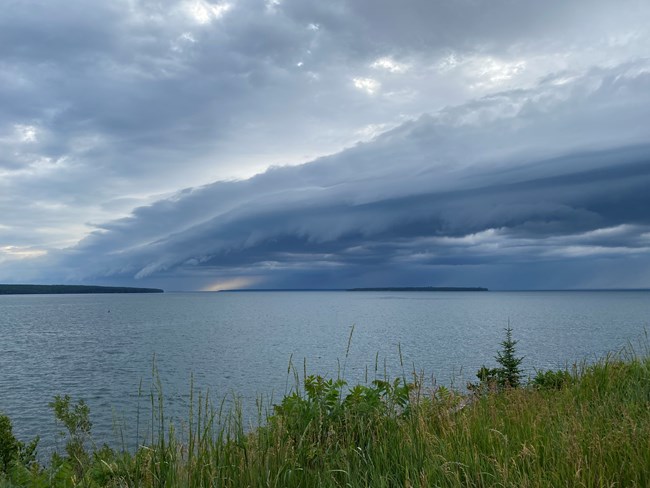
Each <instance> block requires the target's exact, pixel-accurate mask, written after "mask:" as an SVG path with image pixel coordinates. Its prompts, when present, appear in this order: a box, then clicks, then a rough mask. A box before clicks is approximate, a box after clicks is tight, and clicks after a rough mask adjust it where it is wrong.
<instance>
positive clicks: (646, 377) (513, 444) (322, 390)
mask: <svg viewBox="0 0 650 488" xmlns="http://www.w3.org/2000/svg"><path fill="white" fill-rule="evenodd" d="M300 383H302V384H297V385H296V390H297V391H299V392H300V393H294V394H290V395H287V396H286V397H285V398H284V399H283V400H282V402H281V403H280V404H279V405H277V406H276V407H275V408H274V410H273V411H272V412H270V413H269V415H263V412H262V407H261V406H260V416H262V417H265V422H263V425H262V426H261V427H259V428H257V429H254V430H252V431H250V430H247V429H246V428H245V423H244V420H243V418H242V413H241V412H242V410H241V408H240V407H238V406H235V408H234V409H230V410H228V411H225V409H224V408H223V404H221V405H216V406H215V405H212V404H211V402H210V400H209V399H208V398H206V397H204V396H202V395H200V394H198V393H193V397H192V402H191V407H190V410H189V412H188V418H187V422H186V424H185V426H184V427H183V428H182V429H180V430H177V429H178V427H177V426H174V425H168V424H167V421H166V419H165V417H164V411H163V408H162V394H161V393H160V390H158V391H154V392H153V393H152V395H151V398H150V400H151V416H152V417H151V420H152V425H153V426H154V427H153V428H152V430H151V432H150V433H149V435H148V437H149V439H148V441H147V442H146V443H144V445H142V446H141V447H140V448H139V449H138V450H137V451H136V452H127V451H126V450H122V451H114V450H111V449H109V448H107V447H103V448H97V447H93V448H92V449H90V448H87V447H86V448H84V447H83V446H84V445H85V444H84V441H85V440H86V436H87V433H88V431H89V428H90V427H89V424H87V423H86V422H85V421H87V420H88V418H87V413H88V412H87V409H86V408H85V407H84V406H83V404H82V405H81V407H78V406H79V403H77V405H74V404H72V403H71V402H70V399H69V398H68V399H67V400H66V397H57V399H55V401H54V402H53V404H52V405H53V409H54V410H55V412H56V411H57V408H58V414H57V417H60V418H63V419H64V420H65V422H66V426H67V427H71V428H69V429H68V447H69V448H68V449H67V451H68V452H66V453H64V454H62V455H55V456H54V457H53V459H52V461H51V462H50V463H49V464H48V465H47V466H45V467H43V466H40V465H38V464H37V463H36V462H35V461H34V458H33V457H32V458H31V459H29V458H25V459H22V460H20V459H19V456H15V459H16V460H15V461H14V462H13V463H10V465H9V466H8V467H7V468H6V469H5V470H4V471H5V472H4V474H0V487H2V488H8V487H16V486H34V487H39V486H43V487H46V486H48V487H49V486H55V487H59V486H61V487H64V486H65V487H68V486H70V487H72V486H86V487H95V486H97V487H104V486H105V487H163V486H165V487H173V486H182V487H263V486H268V487H314V486H322V487H357V486H359V487H361V486H373V487H374V486H376V487H409V486H414V487H415V486H423V487H424V486H426V487H429V486H440V487H447V486H449V487H458V486H463V487H465V486H467V487H473V486H476V487H483V486H486V487H487V486H500V487H562V486H567V487H574V486H575V487H614V486H620V487H635V486H637V487H647V486H650V440H649V439H650V356H649V355H648V353H647V351H646V352H645V353H643V354H637V353H634V352H632V351H631V349H630V348H628V349H627V350H626V351H624V352H622V353H619V354H616V355H610V356H608V357H606V358H604V359H602V360H601V361H599V362H597V363H596V364H592V365H586V364H585V365H582V366H579V367H574V368H573V369H572V370H571V371H565V372H551V373H548V372H540V374H538V375H537V376H536V378H535V379H534V380H533V381H531V382H529V384H528V385H525V386H523V387H521V388H509V387H507V386H506V387H488V388H476V389H474V392H473V393H470V395H471V397H468V396H467V394H462V393H460V392H457V391H452V390H448V389H445V388H439V389H436V390H435V391H427V390H426V389H425V388H424V387H423V386H422V385H421V384H420V382H419V381H417V378H416V381H414V382H413V383H412V384H409V385H407V384H406V383H405V382H404V380H403V379H401V378H400V379H396V380H394V381H391V382H388V381H377V382H374V383H371V384H368V385H355V386H352V387H350V386H348V385H346V384H345V382H344V381H343V380H341V379H324V378H320V377H315V376H311V377H307V378H303V379H302V381H301V382H300ZM488 386H490V385H488ZM492 386H494V385H492ZM470 400H471V401H470ZM463 405H464V406H463ZM461 407H462V408H461ZM5 418H6V417H5ZM86 427H88V429H86ZM5 431H6V428H5ZM1 439H2V432H1V431H0V446H2V443H1ZM9 444H11V443H8V444H7V445H9ZM80 446H81V447H80ZM0 449H1V447H0ZM16 449H17V448H16ZM0 468H1V466H0Z"/></svg>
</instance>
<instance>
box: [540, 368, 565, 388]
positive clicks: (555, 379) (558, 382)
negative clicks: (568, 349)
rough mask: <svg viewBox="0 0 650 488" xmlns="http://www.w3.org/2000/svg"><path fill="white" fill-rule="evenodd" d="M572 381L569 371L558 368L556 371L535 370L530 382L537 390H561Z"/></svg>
mask: <svg viewBox="0 0 650 488" xmlns="http://www.w3.org/2000/svg"><path fill="white" fill-rule="evenodd" d="M572 381H573V377H572V376H571V373H569V372H568V371H567V370H566V369H559V370H557V371H552V370H549V371H537V374H535V377H534V378H533V381H532V382H531V384H532V386H533V387H534V388H536V389H538V390H561V389H562V388H564V387H565V386H568V385H570V384H571V382H572Z"/></svg>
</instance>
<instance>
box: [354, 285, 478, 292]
mask: <svg viewBox="0 0 650 488" xmlns="http://www.w3.org/2000/svg"><path fill="white" fill-rule="evenodd" d="M345 291H488V289H487V288H481V287H458V286H393V287H388V288H350V289H349V290H345Z"/></svg>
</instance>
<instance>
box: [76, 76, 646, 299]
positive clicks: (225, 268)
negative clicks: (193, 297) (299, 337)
mask: <svg viewBox="0 0 650 488" xmlns="http://www.w3.org/2000/svg"><path fill="white" fill-rule="evenodd" d="M646 66H647V65H646V64H644V63H642V64H635V65H624V66H619V67H616V68H613V69H610V70H605V71H602V70H599V71H597V72H593V73H590V74H588V75H585V76H584V77H583V78H581V79H579V80H575V81H573V82H572V83H571V84H569V85H567V84H562V85H559V86H557V85H547V84H546V83H542V84H541V85H540V86H539V87H537V88H536V89H534V90H528V91H515V92H506V93H502V94H500V95H499V96H497V97H488V98H486V99H484V100H481V101H477V102H472V103H470V104H468V105H466V106H460V107H456V108H453V109H447V110H445V111H443V112H441V113H440V114H438V115H436V116H425V117H422V118H421V119H420V120H418V121H414V122H410V123H407V124H405V125H403V126H401V127H398V128H396V129H394V130H392V131H390V132H388V133H386V134H384V135H382V136H380V137H378V138H377V139H375V140H374V141H372V142H369V143H366V144H360V145H358V146H356V147H354V148H351V149H349V150H346V151H344V152H342V153H340V154H337V155H333V156H330V157H327V158H322V159H320V160H317V161H314V162H312V163H309V164H305V165H302V166H298V167H284V168H273V169H270V170H268V171H267V172H265V173H263V174H261V175H258V176H255V177H253V178H250V179H247V180H243V181H233V182H217V183H214V184H211V185H207V186H204V187H200V188H194V189H188V190H185V191H183V192H180V193H178V194H176V195H175V196H174V197H173V198H167V199H163V200H160V201H158V202H156V203H154V204H152V205H150V206H146V207H141V208H138V209H136V210H135V211H134V212H133V214H132V215H131V216H129V217H127V218H123V219H119V220H115V221H111V222H108V223H106V224H103V225H102V226H101V228H100V230H98V231H96V232H94V233H93V234H91V235H90V236H88V237H87V238H86V239H84V240H83V241H81V242H80V243H79V245H77V246H76V247H75V248H73V249H70V250H69V251H68V252H66V254H65V255H64V257H63V263H64V264H65V267H66V268H69V269H70V270H71V272H72V276H75V277H76V278H77V279H80V278H85V279H89V278H90V279H97V278H100V277H104V276H118V277H123V278H140V279H155V277H156V276H164V275H165V274H169V273H178V274H181V275H182V274H194V275H195V276H196V277H197V280H198V281H199V282H200V281H201V279H203V280H204V282H206V283H208V282H209V279H210V278H217V277H220V278H227V277H241V276H249V277H255V278H256V279H262V280H267V281H266V282H267V283H273V284H278V283H279V284H291V283H293V286H299V285H303V284H304V282H307V281H309V280H313V279H314V277H315V276H320V277H321V278H320V279H321V280H323V281H321V282H324V283H339V286H340V285H341V284H343V286H346V283H350V284H351V285H356V284H369V282H372V281H374V280H383V281H386V280H389V279H391V280H392V279H397V278H395V277H400V276H401V278H400V279H401V280H403V281H406V280H410V281H418V282H420V281H423V280H425V279H427V276H428V281H430V280H431V279H432V278H431V272H432V271H431V270H433V269H435V270H437V271H436V272H437V273H440V270H441V269H443V270H444V269H447V268H448V267H457V268H462V267H472V268H475V269H479V268H482V267H486V266H487V267H490V266H494V265H495V264H497V263H500V264H501V265H503V266H506V267H507V266H512V265H515V264H518V265H519V266H521V269H522V270H524V269H527V268H529V267H531V266H532V267H533V268H534V266H540V265H543V263H549V264H548V266H551V267H553V266H556V264H555V263H557V262H559V261H563V260H564V261H565V262H567V263H569V262H572V263H574V264H573V265H574V266H581V265H580V264H579V262H580V261H581V260H584V259H590V260H592V261H593V260H594V259H609V260H611V259H614V258H616V259H620V258H628V257H630V256H632V257H634V258H638V259H639V260H640V263H641V264H642V265H643V266H646V268H647V266H648V259H647V257H648V251H649V250H650V213H648V212H647V209H648V208H650V193H649V192H648V191H647V190H648V188H650V146H649V145H647V144H646V142H647V141H648V136H649V135H650V134H649V133H648V132H647V131H648V129H647V128H648V127H650V120H649V118H648V117H649V116H648V113H650V111H648V110H647V108H648V107H649V106H650V100H649V95H648V93H650V73H649V72H648V70H647V69H646ZM512 106H517V107H518V108H517V111H516V112H515V113H511V112H510V111H509V110H510V109H509V108H508V107H512ZM486 114H487V115H486ZM594 114H598V115H599V116H598V117H594ZM617 142H618V144H616V143H617ZM621 142H626V143H627V144H625V145H621ZM594 148H597V149H594ZM575 263H578V264H575ZM425 270H429V272H428V273H429V274H428V275H427V273H425ZM380 271H381V272H380ZM535 272H536V271H535V269H531V270H529V271H528V277H527V278H521V277H520V278H519V280H518V281H517V282H516V284H517V286H532V282H531V281H530V278H531V277H532V276H534V274H535ZM511 274H512V273H510V274H509V275H508V276H509V277H511ZM583 275H584V273H583ZM437 276H439V277H440V276H442V277H444V276H451V275H450V274H447V275H445V274H444V273H443V274H442V275H440V274H438V275H437ZM467 276H477V277H481V276H482V275H481V274H480V273H479V274H476V273H474V275H472V274H471V273H470V274H469V275H467ZM486 276H487V275H486ZM390 277H393V278H390ZM564 278H565V279H568V277H567V276H566V273H564ZM438 279H441V278H438ZM447 279H449V278H447ZM483 279H488V278H486V277H484V278H483ZM554 279H555V278H554ZM328 280H329V281H328ZM547 283H548V281H547ZM581 283H582V282H581Z"/></svg>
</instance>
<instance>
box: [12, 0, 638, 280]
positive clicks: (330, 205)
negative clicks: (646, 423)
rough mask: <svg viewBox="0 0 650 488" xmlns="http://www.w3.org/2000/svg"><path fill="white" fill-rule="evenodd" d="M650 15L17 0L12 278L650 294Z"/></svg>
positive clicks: (575, 8) (506, 4) (409, 0)
mask: <svg viewBox="0 0 650 488" xmlns="http://www.w3.org/2000/svg"><path fill="white" fill-rule="evenodd" d="M649 26H650V2H648V1H647V0H619V1H616V2H613V1H609V0H608V1H602V0H573V1H572V0H548V1H546V2H539V1H532V0H531V1H524V0H520V1H515V0H444V1H443V0H406V1H402V2H395V1H386V0H349V1H344V0H327V1H323V0H313V1H312V0H266V1H264V0H232V1H229V2H210V1H205V0H188V1H171V0H170V1H165V0H160V1H154V0H112V1H94V2H91V1H88V0H65V1H62V0H42V1H36V0H4V2H3V4H2V8H1V9H0V282H8V283H26V282H39V283H87V284H122V285H132V286H160V287H163V288H165V289H167V290H216V289H223V288H242V287H252V288H296V287H307V288H339V287H356V286H422V285H432V286H442V285H448V286H487V287H489V288H493V289H549V288H613V287H626V288H633V287H650V27H649Z"/></svg>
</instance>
